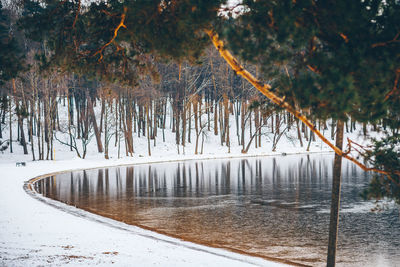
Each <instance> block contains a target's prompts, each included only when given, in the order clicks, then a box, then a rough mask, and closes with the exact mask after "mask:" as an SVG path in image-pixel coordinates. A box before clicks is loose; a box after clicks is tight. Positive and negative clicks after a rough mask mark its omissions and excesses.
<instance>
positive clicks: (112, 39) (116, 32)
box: [93, 7, 127, 61]
mask: <svg viewBox="0 0 400 267" xmlns="http://www.w3.org/2000/svg"><path fill="white" fill-rule="evenodd" d="M126 11H127V8H126V7H124V13H122V15H121V21H120V23H119V24H118V26H117V27H116V28H115V29H114V35H113V37H112V38H111V40H110V41H109V42H108V43H106V44H105V45H103V46H102V47H101V48H100V50H98V51H97V52H96V53H94V54H93V56H96V55H98V54H100V58H99V61H101V60H102V59H103V51H104V49H106V47H107V46H109V45H110V44H111V43H113V42H114V40H115V38H117V36H118V31H119V30H120V29H121V27H122V28H125V29H126V25H125V24H124V22H125V17H126Z"/></svg>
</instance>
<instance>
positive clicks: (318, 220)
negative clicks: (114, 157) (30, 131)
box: [35, 154, 400, 266]
mask: <svg viewBox="0 0 400 267" xmlns="http://www.w3.org/2000/svg"><path fill="white" fill-rule="evenodd" d="M332 165H333V155H318V154H315V155H301V156H299V155H295V156H282V157H260V158H247V159H230V160H226V159H225V160H203V161H186V162H177V163H159V164H152V165H136V166H128V167H113V168H107V169H94V170H86V171H75V172H71V173H63V174H59V175H56V176H51V177H48V178H45V179H43V180H40V181H39V182H37V183H36V184H35V187H36V190H37V191H38V192H40V193H42V194H43V195H44V196H46V197H49V198H52V199H56V200H59V201H62V202H64V203H67V204H70V205H74V206H77V207H79V208H82V209H84V210H87V211H90V212H93V213H96V214H99V215H102V216H105V217H109V218H113V219H116V220H119V221H123V222H125V223H128V224H133V225H139V226H142V227H144V228H148V229H153V230H156V231H158V232H160V233H165V234H168V235H171V236H175V237H179V238H182V239H185V240H189V241H193V242H197V243H201V244H206V245H210V246H215V247H222V248H227V249H231V250H234V251H239V252H244V253H249V254H252V255H259V256H263V257H272V258H279V259H284V260H288V261H291V262H296V263H301V264H306V265H312V266H325V260H326V250H327V243H328V226H329V208H330V198H331V184H332V180H331V176H332ZM369 179H370V174H367V173H365V172H363V171H361V170H360V169H359V168H357V167H356V166H355V165H353V164H351V163H349V162H347V161H346V160H344V161H343V179H342V205H341V214H340V226H339V227H340V229H339V243H338V252H337V265H338V266H400V265H399V262H400V253H399V251H400V216H399V214H400V213H399V212H400V211H399V207H398V206H397V205H395V204H393V203H388V204H387V205H386V204H385V207H384V209H383V210H382V211H380V212H372V211H371V209H374V208H375V207H376V204H375V203H373V202H370V201H369V202H365V201H363V200H362V199H361V197H360V193H361V192H362V190H363V189H364V188H365V187H366V186H367V184H368V182H369ZM379 205H382V204H379Z"/></svg>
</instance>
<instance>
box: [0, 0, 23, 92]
mask: <svg viewBox="0 0 400 267" xmlns="http://www.w3.org/2000/svg"><path fill="white" fill-rule="evenodd" d="M22 69H23V54H22V51H21V49H20V47H19V44H18V42H17V40H16V38H15V37H14V36H13V34H12V31H11V21H10V14H9V11H8V10H6V9H4V8H3V6H2V3H1V2H0V85H1V84H3V83H4V82H6V81H9V80H11V79H13V78H15V77H17V75H18V72H19V71H21V70H22Z"/></svg>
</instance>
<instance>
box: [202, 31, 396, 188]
mask: <svg viewBox="0 0 400 267" xmlns="http://www.w3.org/2000/svg"><path fill="white" fill-rule="evenodd" d="M204 31H205V32H206V33H207V34H208V36H209V37H210V39H211V41H212V43H213V44H214V46H215V47H216V49H217V50H218V52H219V53H220V55H221V57H222V58H223V59H225V61H226V62H227V63H228V65H229V66H230V67H231V68H232V69H233V70H234V71H235V72H236V74H238V75H240V76H242V77H243V78H245V79H246V80H247V81H248V82H250V83H251V84H252V85H253V86H254V87H255V88H256V89H257V90H258V91H260V92H261V93H262V94H263V95H265V96H266V97H268V98H269V99H270V100H271V101H272V102H273V103H275V104H277V105H278V106H280V107H282V108H284V109H286V110H287V111H288V112H290V113H291V114H293V115H294V116H295V117H296V118H298V119H299V120H300V121H302V122H303V123H304V124H305V125H306V126H307V127H308V128H310V129H311V131H312V132H314V134H316V135H317V136H318V137H319V138H320V139H321V140H322V141H323V142H324V143H325V144H327V145H328V146H329V147H330V148H332V149H333V151H334V152H335V153H336V154H337V155H339V156H342V157H344V158H346V159H348V160H350V161H351V162H353V163H354V164H356V165H357V166H358V167H360V168H361V169H363V170H364V171H374V172H377V173H381V174H385V175H386V176H387V177H388V178H389V179H390V180H391V181H392V182H394V183H395V184H397V185H399V184H398V183H397V182H396V181H395V180H394V179H393V178H392V177H391V176H390V173H389V172H387V171H383V170H379V169H376V168H369V167H367V166H366V165H365V164H362V163H361V162H359V161H358V160H357V159H355V158H353V157H352V156H350V155H348V154H347V153H345V152H343V151H342V150H341V149H340V148H338V147H337V146H335V145H334V144H332V143H331V142H329V140H328V139H327V138H325V136H323V134H322V133H321V132H320V131H318V130H317V127H316V126H315V125H314V124H313V123H312V122H311V121H310V120H309V119H308V118H307V117H306V116H305V115H303V114H302V113H301V112H300V111H298V110H296V109H295V108H294V107H293V106H291V105H290V104H289V103H288V102H286V101H285V98H284V97H279V96H277V95H276V94H275V93H273V92H272V91H271V89H272V87H271V85H269V84H263V83H262V82H260V81H259V80H258V79H257V78H256V77H254V76H253V75H252V74H251V73H250V72H248V71H247V70H246V69H245V68H244V67H243V66H242V65H241V64H240V63H239V62H238V61H237V60H236V58H235V57H234V56H233V55H232V54H231V53H230V52H229V51H228V50H226V49H225V46H224V43H223V41H221V40H220V39H219V37H218V34H217V33H216V32H214V31H213V30H204Z"/></svg>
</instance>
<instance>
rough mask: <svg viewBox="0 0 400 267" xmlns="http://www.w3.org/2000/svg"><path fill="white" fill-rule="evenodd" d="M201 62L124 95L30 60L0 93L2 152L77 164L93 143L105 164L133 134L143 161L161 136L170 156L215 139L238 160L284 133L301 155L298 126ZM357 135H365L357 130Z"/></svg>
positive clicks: (212, 61) (227, 73) (127, 148)
mask: <svg viewBox="0 0 400 267" xmlns="http://www.w3.org/2000/svg"><path fill="white" fill-rule="evenodd" d="M202 60H203V64H202V65H198V66H192V65H189V64H185V63H182V64H173V63H169V64H166V63H157V64H156V65H157V68H158V71H159V74H158V77H156V79H155V80H157V81H154V79H150V78H143V79H141V82H140V84H139V85H138V86H137V87H135V88H131V87H123V86H117V85H112V84H107V83H102V82H95V81H92V80H90V79H87V78H85V77H84V76H78V75H65V74H59V73H57V72H52V73H41V72H40V71H39V69H38V68H39V67H38V66H37V63H35V62H34V61H33V59H31V63H32V67H31V69H30V71H28V72H26V73H25V74H24V75H23V76H22V77H21V78H17V79H14V80H12V81H11V82H10V83H7V84H5V85H4V86H3V87H2V89H1V106H0V116H1V128H0V138H1V140H2V143H3V144H2V145H3V150H5V149H9V151H10V152H13V150H14V146H15V145H16V144H17V143H16V142H18V144H20V145H21V146H22V147H23V151H24V153H25V154H31V155H32V159H33V160H48V159H53V156H54V155H53V150H54V149H53V147H54V142H59V143H62V144H64V145H65V146H66V149H70V150H71V151H75V152H76V154H77V156H78V157H81V158H85V156H86V154H87V146H88V144H89V142H96V144H97V150H98V152H99V153H104V157H105V158H109V153H108V151H109V147H110V146H114V147H118V155H119V156H122V155H125V156H133V155H134V154H135V150H134V148H135V144H134V141H133V137H134V136H135V135H136V136H137V137H141V138H142V139H140V140H143V142H147V150H148V155H151V151H152V147H154V146H157V144H158V143H159V142H165V141H166V140H165V131H170V132H171V131H172V132H173V133H174V135H175V143H176V148H177V152H178V153H185V146H186V144H187V143H193V144H195V145H194V147H195V150H194V151H193V152H188V153H194V154H198V153H203V151H204V141H205V138H207V136H209V135H215V136H218V138H219V140H220V145H221V147H226V148H227V151H228V152H230V146H231V143H232V141H234V142H235V144H237V145H240V146H241V147H242V153H247V152H248V151H249V149H250V148H251V147H255V148H258V147H262V146H263V145H265V144H263V141H262V136H265V135H268V136H269V139H268V140H269V142H271V143H272V150H273V151H275V150H276V148H277V145H278V142H279V140H280V139H281V137H282V136H284V135H286V134H287V133H289V132H290V131H291V132H292V133H293V132H294V133H296V135H295V136H293V134H292V136H287V138H292V139H295V140H293V142H298V143H299V144H300V145H301V146H302V147H303V146H304V149H305V150H306V149H307V150H308V149H309V146H310V143H311V142H312V141H315V136H314V134H313V132H312V131H310V130H309V129H308V128H306V127H305V125H304V124H303V123H302V122H301V121H299V120H297V119H296V118H294V117H293V115H291V114H290V113H288V112H287V111H285V110H282V109H279V108H276V107H274V106H273V105H272V104H270V103H269V102H266V101H265V99H264V98H263V97H262V96H261V94H260V93H258V92H256V91H254V90H252V89H251V87H250V86H249V85H248V84H246V82H245V81H244V80H243V79H241V78H240V77H238V76H237V75H235V74H234V72H233V71H232V70H231V69H230V68H229V67H228V66H227V65H226V64H225V63H224V62H223V61H222V60H221V59H220V58H219V57H218V56H217V55H216V53H215V52H214V51H213V50H211V49H210V50H208V53H207V55H206V56H204V58H203V59H202ZM249 68H252V66H249ZM254 69H255V71H256V68H254ZM316 125H317V126H318V129H319V130H320V131H325V132H326V133H327V134H328V136H329V137H330V138H331V139H332V140H333V139H334V133H335V122H334V121H332V120H328V121H322V120H318V121H316ZM373 127H374V128H375V130H379V127H378V126H376V125H374V126H373ZM355 128H356V124H355V123H354V122H353V121H351V120H349V121H348V122H347V123H346V128H345V129H346V131H347V132H352V131H353V130H355ZM328 129H329V131H330V132H329V133H328V132H327V130H328ZM363 129H364V134H367V127H366V125H365V124H364V127H363ZM5 130H7V131H5ZM4 132H7V133H8V136H5V134H4ZM15 133H16V136H17V140H13V136H15V135H14V134H15ZM264 142H265V141H264ZM6 144H9V145H8V146H7V145H6Z"/></svg>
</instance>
